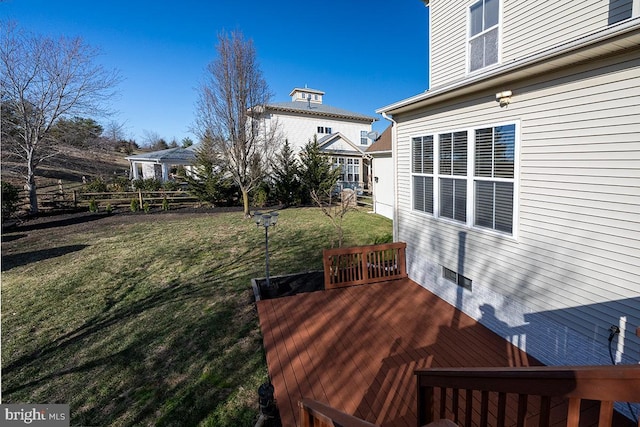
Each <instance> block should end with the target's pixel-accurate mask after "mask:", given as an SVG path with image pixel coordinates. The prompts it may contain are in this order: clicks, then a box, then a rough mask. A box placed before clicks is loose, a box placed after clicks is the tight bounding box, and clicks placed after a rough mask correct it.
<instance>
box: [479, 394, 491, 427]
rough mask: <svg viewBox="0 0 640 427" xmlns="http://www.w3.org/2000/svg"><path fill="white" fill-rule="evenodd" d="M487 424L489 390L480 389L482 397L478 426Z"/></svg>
mask: <svg viewBox="0 0 640 427" xmlns="http://www.w3.org/2000/svg"><path fill="white" fill-rule="evenodd" d="M488 425H489V392H488V391H486V390H483V391H482V397H481V401H480V426H481V427H486V426H488Z"/></svg>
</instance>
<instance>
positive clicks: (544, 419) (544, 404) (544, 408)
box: [539, 396, 551, 427]
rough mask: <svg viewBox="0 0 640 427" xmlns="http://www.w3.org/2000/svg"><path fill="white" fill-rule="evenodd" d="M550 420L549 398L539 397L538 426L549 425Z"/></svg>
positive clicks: (544, 426) (547, 426) (546, 426)
mask: <svg viewBox="0 0 640 427" xmlns="http://www.w3.org/2000/svg"><path fill="white" fill-rule="evenodd" d="M550 422H551V398H550V397H549V396H542V397H541V398H540V423H539V427H549V423H550Z"/></svg>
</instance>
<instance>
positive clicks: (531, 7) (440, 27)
mask: <svg viewBox="0 0 640 427" xmlns="http://www.w3.org/2000/svg"><path fill="white" fill-rule="evenodd" d="M473 3H475V1H466V0H454V1H451V0H446V1H443V0H435V1H431V2H430V14H431V15H430V17H431V25H432V28H431V41H430V43H431V87H432V88H437V87H440V86H443V85H446V84H448V83H452V82H454V81H457V80H461V79H464V78H465V77H467V76H470V75H473V73H469V72H468V66H467V34H468V22H467V21H468V9H469V7H470V6H471V5H472V4H473ZM632 7H633V0H586V1H563V2H531V1H516V0H500V10H501V14H500V16H501V24H500V32H501V37H500V39H499V40H500V43H499V46H500V48H499V52H500V53H499V55H500V56H499V58H500V59H499V64H508V63H510V62H512V61H515V60H519V59H522V58H524V57H527V56H529V55H532V54H534V53H538V52H542V51H544V50H546V49H549V48H552V47H555V46H560V45H562V44H564V43H567V42H569V41H571V40H575V39H578V38H580V37H582V36H585V35H588V34H592V33H593V32H595V31H598V30H602V29H605V28H606V27H607V26H609V25H612V24H615V23H616V22H619V21H620V20H622V19H625V18H629V17H630V16H631V13H632ZM488 68H491V67H488ZM482 70H485V69H481V70H479V72H481V71H482Z"/></svg>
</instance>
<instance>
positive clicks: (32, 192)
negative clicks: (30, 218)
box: [24, 151, 38, 215]
mask: <svg viewBox="0 0 640 427" xmlns="http://www.w3.org/2000/svg"><path fill="white" fill-rule="evenodd" d="M24 189H25V190H27V191H28V192H29V210H30V213H31V214H32V215H36V214H37V213H38V194H37V193H36V172H35V168H34V166H33V151H32V152H31V153H29V156H28V159H27V182H26V183H25V186H24Z"/></svg>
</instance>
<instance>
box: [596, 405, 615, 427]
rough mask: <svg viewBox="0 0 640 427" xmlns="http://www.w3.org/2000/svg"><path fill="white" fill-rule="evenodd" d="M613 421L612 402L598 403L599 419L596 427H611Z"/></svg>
mask: <svg viewBox="0 0 640 427" xmlns="http://www.w3.org/2000/svg"><path fill="white" fill-rule="evenodd" d="M612 419H613V402H612V401H610V400H606V401H602V402H600V418H599V419H598V427H611V420H612Z"/></svg>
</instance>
